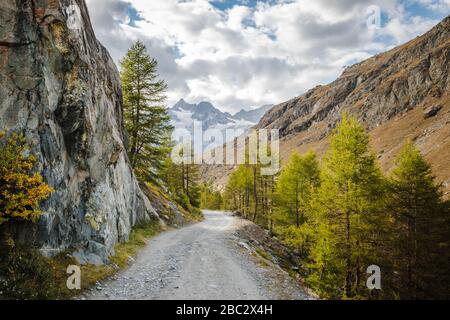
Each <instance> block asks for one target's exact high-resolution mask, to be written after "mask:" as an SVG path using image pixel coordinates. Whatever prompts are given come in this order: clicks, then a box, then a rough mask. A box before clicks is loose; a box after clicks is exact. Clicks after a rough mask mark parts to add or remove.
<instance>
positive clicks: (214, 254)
mask: <svg viewBox="0 0 450 320" xmlns="http://www.w3.org/2000/svg"><path fill="white" fill-rule="evenodd" d="M204 214H205V220H204V221H203V222H201V223H197V224H194V225H191V226H188V227H185V228H183V229H179V230H171V231H168V232H165V233H162V234H161V235H159V236H157V237H155V238H153V239H151V240H150V241H149V244H148V245H147V246H146V247H145V248H144V249H143V250H141V251H140V253H139V254H138V256H137V257H136V261H135V262H134V263H133V264H132V265H131V266H130V267H129V268H128V269H126V270H124V271H122V272H120V273H119V274H118V275H117V276H115V277H113V278H112V279H110V280H108V281H106V282H104V283H102V284H100V285H99V286H98V287H97V288H93V289H92V290H91V291H90V292H87V293H86V294H85V295H83V296H82V297H81V298H82V299H119V300H121V299H139V300H140V299H168V300H170V299H181V300H185V299H192V300H205V299H207V300H246V299H308V298H309V297H308V295H307V294H305V292H304V290H303V289H302V287H301V286H300V285H299V284H298V282H297V281H295V280H294V279H292V278H291V277H289V275H288V274H287V273H286V272H284V271H283V270H281V269H280V268H279V267H278V266H276V265H273V264H271V263H265V262H263V259H262V258H261V257H259V256H258V255H256V254H255V253H254V252H253V251H252V250H251V249H250V248H249V246H248V245H247V244H246V242H245V240H243V239H239V238H238V237H237V235H236V233H235V231H236V230H237V229H238V228H239V226H240V225H241V224H243V223H248V222H245V221H244V220H242V219H239V218H236V217H233V216H231V215H229V214H225V213H220V212H211V211H205V212H204Z"/></svg>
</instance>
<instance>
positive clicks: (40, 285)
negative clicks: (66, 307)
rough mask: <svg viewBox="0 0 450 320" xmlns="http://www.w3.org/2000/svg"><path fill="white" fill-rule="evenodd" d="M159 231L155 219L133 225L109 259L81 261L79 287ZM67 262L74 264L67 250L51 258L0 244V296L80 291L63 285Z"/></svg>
mask: <svg viewBox="0 0 450 320" xmlns="http://www.w3.org/2000/svg"><path fill="white" fill-rule="evenodd" d="M161 231H163V228H162V227H161V225H160V224H159V223H152V224H148V225H143V226H137V227H135V228H134V229H133V230H132V232H131V234H130V239H129V241H128V242H127V243H119V244H117V245H116V247H115V256H112V257H111V258H110V260H111V263H110V264H107V265H102V266H94V265H82V266H80V269H81V291H83V290H86V289H89V288H91V287H93V286H94V285H95V284H96V283H97V282H98V281H102V280H105V279H107V278H108V277H111V276H112V275H114V274H115V273H116V272H117V271H119V270H120V269H122V268H125V267H127V266H128V264H129V260H130V257H134V256H136V254H137V253H138V251H139V249H141V248H142V247H144V246H145V245H146V244H147V241H148V239H150V238H151V237H154V236H155V235H157V234H158V233H160V232H161ZM69 265H78V263H77V262H76V260H75V259H74V258H72V257H71V256H70V255H69V254H68V252H64V253H60V254H58V255H57V256H55V257H54V258H51V259H50V258H46V257H44V256H42V255H41V254H40V253H39V251H38V250H36V249H32V248H26V247H21V246H16V245H14V244H12V243H10V244H8V245H4V246H1V248H0V292H1V295H0V299H24V300H52V299H70V298H73V297H74V296H76V295H79V294H80V293H81V292H80V291H79V290H69V289H68V288H67V285H66V281H67V278H68V277H69V275H68V274H67V273H66V270H67V267H68V266H69Z"/></svg>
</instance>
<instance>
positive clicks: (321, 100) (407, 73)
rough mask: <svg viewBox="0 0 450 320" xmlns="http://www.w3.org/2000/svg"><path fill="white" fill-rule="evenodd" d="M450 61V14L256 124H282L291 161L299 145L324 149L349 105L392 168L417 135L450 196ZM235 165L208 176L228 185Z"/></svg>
mask: <svg viewBox="0 0 450 320" xmlns="http://www.w3.org/2000/svg"><path fill="white" fill-rule="evenodd" d="M449 64H450V16H449V17H447V18H445V19H444V20H443V21H442V22H440V23H439V24H438V25H436V26H435V27H434V28H432V29H431V30H430V31H428V32H427V33H425V34H424V35H422V36H419V37H417V38H415V39H413V40H411V41H409V42H407V43H405V44H403V45H401V46H398V47H396V48H394V49H392V50H390V51H387V52H385V53H380V54H378V55H376V56H374V57H371V58H369V59H367V60H365V61H362V62H360V63H357V64H355V65H353V66H351V67H349V68H347V69H345V71H344V72H343V74H342V75H341V76H340V77H338V78H337V79H336V80H335V81H333V82H331V83H329V84H327V85H321V86H316V87H315V88H313V89H311V90H309V91H308V92H306V93H305V94H303V95H301V96H298V97H296V98H293V99H291V100H289V101H286V102H283V103H281V104H278V105H276V106H274V107H273V108H272V109H271V110H269V111H268V112H267V113H266V114H265V115H264V116H263V117H262V119H261V120H260V122H259V123H258V125H257V126H256V128H258V129H261V128H266V129H279V130H280V137H281V157H282V160H283V161H285V160H286V159H287V158H288V157H289V155H290V154H291V152H292V151H294V150H295V151H298V152H300V153H303V152H306V151H308V150H309V149H314V150H316V151H317V153H318V154H319V156H322V155H323V154H324V152H325V150H326V149H327V146H328V139H327V137H328V136H329V135H330V133H331V132H332V130H333V129H334V128H335V126H336V124H337V123H338V122H339V121H340V119H341V117H342V114H343V112H348V113H350V114H352V115H354V116H356V117H357V118H358V119H359V120H360V121H361V122H362V123H363V124H364V125H365V127H366V128H367V130H368V131H369V133H370V136H371V145H372V148H373V150H374V151H375V152H376V153H377V154H378V157H379V160H380V163H381V166H382V168H383V169H384V170H385V171H389V170H390V168H391V167H392V166H393V164H394V158H395V156H396V154H397V153H398V151H399V150H400V148H401V146H402V145H403V144H404V143H405V142H406V140H412V141H414V142H415V144H416V146H417V147H418V148H419V149H420V150H421V152H422V153H423V154H424V155H425V157H426V159H427V160H428V161H429V162H430V163H431V165H432V167H433V171H434V172H435V174H436V176H437V177H438V180H439V181H441V182H442V183H443V186H444V192H445V193H446V196H447V197H449V196H450V172H449V170H448V168H449V167H450V162H449V160H448V159H450V154H449V153H450V151H449V150H450V141H449V139H448V137H449V136H450V110H449V109H450V98H449V92H450V77H449V67H448V66H449ZM430 110H431V112H430ZM433 110H434V111H433ZM429 115H432V116H429ZM229 170H230V168H227V169H226V170H221V169H219V168H218V167H212V168H209V169H206V170H204V178H205V179H206V180H213V181H215V184H216V185H218V186H219V187H222V186H224V184H225V183H226V177H227V175H228V173H229V172H230V171H229Z"/></svg>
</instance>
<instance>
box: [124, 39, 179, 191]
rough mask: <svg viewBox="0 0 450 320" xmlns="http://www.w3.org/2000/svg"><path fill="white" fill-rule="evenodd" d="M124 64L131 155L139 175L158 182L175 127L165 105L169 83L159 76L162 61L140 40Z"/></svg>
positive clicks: (126, 122) (125, 106) (129, 52)
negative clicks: (149, 52)
mask: <svg viewBox="0 0 450 320" xmlns="http://www.w3.org/2000/svg"><path fill="white" fill-rule="evenodd" d="M120 64H121V67H122V68H121V74H120V77H121V81H122V88H123V100H124V117H125V127H126V130H127V132H128V150H127V151H128V155H129V158H130V161H131V164H132V166H133V168H134V170H135V172H136V175H137V176H138V178H140V179H141V180H144V181H149V182H154V183H158V181H159V178H158V177H157V172H158V170H160V169H161V167H162V166H163V165H164V161H165V158H166V157H167V156H168V154H169V151H170V147H169V145H170V134H171V131H172V129H173V128H172V126H171V125H170V116H169V114H168V111H167V108H166V106H165V101H166V96H165V91H166V90H167V84H166V83H165V82H164V80H160V79H158V77H159V76H158V74H157V66H158V63H157V61H156V60H155V59H154V58H151V57H150V55H149V54H148V53H147V49H146V47H145V45H144V44H143V43H142V42H140V41H137V42H136V43H134V44H133V45H132V46H131V48H130V49H129V50H128V52H127V53H126V55H125V57H124V58H123V59H122V60H121V62H120Z"/></svg>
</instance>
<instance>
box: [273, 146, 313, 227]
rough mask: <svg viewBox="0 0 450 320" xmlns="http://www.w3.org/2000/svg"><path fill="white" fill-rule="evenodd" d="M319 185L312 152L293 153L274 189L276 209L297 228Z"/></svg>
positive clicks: (302, 221) (303, 220) (302, 220)
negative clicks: (303, 153)
mask: <svg viewBox="0 0 450 320" xmlns="http://www.w3.org/2000/svg"><path fill="white" fill-rule="evenodd" d="M319 184H320V169H319V162H318V161H317V157H316V154H315V153H314V152H313V151H310V152H308V153H307V154H306V155H304V156H299V155H298V154H297V153H295V152H294V153H293V154H292V156H291V159H290V160H289V163H288V164H287V165H286V167H285V168H284V169H283V171H282V172H281V175H280V178H279V180H278V184H277V188H276V197H277V209H278V210H279V211H280V212H281V213H283V214H285V215H286V216H287V220H288V221H291V223H292V222H293V224H295V226H296V227H297V228H299V227H300V226H301V225H302V224H303V223H304V222H305V213H306V212H307V211H308V210H309V206H310V200H311V195H312V193H313V192H314V190H315V188H317V187H318V186H319Z"/></svg>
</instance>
